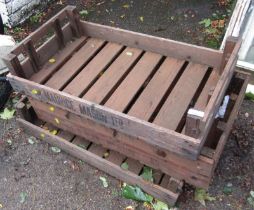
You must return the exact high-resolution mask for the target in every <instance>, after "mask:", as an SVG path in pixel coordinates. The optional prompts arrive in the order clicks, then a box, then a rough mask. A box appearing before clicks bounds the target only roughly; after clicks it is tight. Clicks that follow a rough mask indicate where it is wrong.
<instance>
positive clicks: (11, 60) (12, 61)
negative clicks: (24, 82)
mask: <svg viewBox="0 0 254 210" xmlns="http://www.w3.org/2000/svg"><path fill="white" fill-rule="evenodd" d="M1 59H2V60H3V61H4V63H5V65H6V66H7V68H8V69H9V71H10V72H11V74H13V75H17V76H18V77H21V78H27V77H26V74H25V72H24V71H23V67H22V66H21V64H20V62H19V59H18V57H17V56H16V55H15V54H12V53H9V54H8V55H5V56H3V57H2V58H1Z"/></svg>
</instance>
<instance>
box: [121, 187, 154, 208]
mask: <svg viewBox="0 0 254 210" xmlns="http://www.w3.org/2000/svg"><path fill="white" fill-rule="evenodd" d="M122 195H123V197H125V198H127V199H132V200H135V201H142V202H149V203H151V202H152V200H153V197H152V196H151V195H148V194H146V193H144V192H143V191H142V190H141V189H140V188H139V187H137V186H131V185H128V184H126V185H125V186H124V187H123V189H122Z"/></svg>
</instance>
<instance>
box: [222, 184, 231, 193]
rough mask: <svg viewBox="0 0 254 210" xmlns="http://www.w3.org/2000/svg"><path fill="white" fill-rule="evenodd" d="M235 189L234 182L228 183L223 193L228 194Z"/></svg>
mask: <svg viewBox="0 0 254 210" xmlns="http://www.w3.org/2000/svg"><path fill="white" fill-rule="evenodd" d="M232 192H233V189H232V184H231V183H228V184H227V185H226V186H225V187H224V188H223V193H224V194H226V195H230V194H232Z"/></svg>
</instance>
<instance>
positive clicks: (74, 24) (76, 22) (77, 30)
mask: <svg viewBox="0 0 254 210" xmlns="http://www.w3.org/2000/svg"><path fill="white" fill-rule="evenodd" d="M66 14H67V16H68V18H69V20H70V23H71V29H72V32H73V35H74V36H75V37H78V38H79V37H80V36H81V35H82V31H81V26H80V19H79V15H78V13H77V9H76V7H74V6H69V7H68V8H67V9H66Z"/></svg>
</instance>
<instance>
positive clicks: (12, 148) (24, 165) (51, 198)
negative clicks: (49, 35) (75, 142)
mask: <svg viewBox="0 0 254 210" xmlns="http://www.w3.org/2000/svg"><path fill="white" fill-rule="evenodd" d="M58 2H60V1H58ZM70 2H72V3H74V4H76V5H78V8H79V9H80V10H81V9H84V6H86V7H85V9H87V10H88V11H89V15H88V16H87V17H86V18H87V19H88V20H92V21H95V22H101V23H104V24H111V25H115V26H119V27H123V28H127V29H131V30H134V31H141V32H146V33H150V34H154V35H158V36H163V37H170V38H172V39H176V40H182V41H186V42H189V43H193V44H200V45H202V44H204V36H203V35H202V33H200V25H199V24H198V22H199V21H200V19H202V18H205V17H206V16H209V15H211V13H212V12H213V10H216V7H215V6H214V5H215V2H216V1H205V0H203V1H202V0H195V1H192V3H193V2H194V3H193V4H192V6H191V7H190V6H189V4H188V2H190V1H187V0H185V1H184V0H179V1H169V0H168V1H166V0H157V1H148V0H146V1H141V0H139V1H129V0H126V1H121V0H119V1H116V0H115V1H114V0H111V1H62V3H63V4H67V3H70ZM63 4H53V5H51V7H50V8H49V10H48V12H47V13H48V14H49V15H53V14H54V13H55V12H56V11H58V10H59V9H60V8H62V7H63V6H64V5H63ZM125 4H126V5H131V7H130V8H129V10H131V11H129V10H126V9H124V8H123V7H122V5H125ZM193 5H194V6H193ZM189 8H191V11H192V10H193V11H195V16H194V17H192V18H189V16H188V17H185V16H184V14H185V13H186V11H188V9H189ZM111 10H112V11H111ZM187 13H188V12H187ZM123 14H125V16H124V18H121V16H122V15H123ZM153 14H156V15H153ZM188 14H189V13H188ZM190 14H191V13H190ZM177 15H179V16H181V18H177V21H178V22H175V23H171V22H170V21H171V20H172V19H171V17H172V16H174V17H176V16H177ZM140 17H143V21H141V19H140ZM168 17H169V19H170V20H169V21H168V22H167V21H166V20H165V18H168ZM46 18H47V17H46ZM122 19H123V20H122ZM36 27H37V26H31V24H24V25H22V31H21V32H22V33H21V35H20V34H18V33H16V32H14V33H15V34H16V35H17V37H22V36H26V35H27V33H29V32H30V31H31V29H34V28H36ZM188 30H190V31H191V32H188ZM28 138H29V136H27V135H26V134H24V133H22V132H21V131H20V130H19V129H18V126H17V124H16V122H15V119H13V120H10V121H3V120H0V208H1V207H2V209H7V210H16V209H36V210H37V209H43V210H45V209H86V210H91V209H95V210H98V209H99V210H111V209H113V210H114V209H116V210H118V209H125V207H126V206H129V205H132V206H134V207H136V209H145V207H143V205H142V204H141V203H137V202H134V201H131V200H126V199H124V198H122V196H121V193H120V192H121V190H120V182H119V181H118V180H116V179H114V178H112V177H110V176H107V175H106V174H104V173H103V172H100V171H98V170H96V169H95V168H93V167H91V166H89V165H87V164H85V163H82V162H80V161H78V160H76V159H74V158H72V157H70V156H69V155H68V154H65V153H64V152H61V153H59V154H55V153H53V152H52V151H51V150H50V149H49V148H50V146H49V145H48V144H46V143H44V142H41V141H37V142H36V143H35V144H33V145H31V144H29V143H28ZM8 142H9V143H8ZM9 144H11V145H9ZM253 148H254V102H250V101H244V103H243V105H242V107H241V110H240V113H239V116H238V119H237V121H236V123H235V125H234V128H233V130H232V133H231V136H230V139H229V142H228V143H227V145H226V149H225V151H224V153H223V155H222V158H221V161H220V163H219V165H218V168H217V170H216V173H215V176H214V180H213V182H212V184H211V187H210V188H209V193H210V194H211V195H212V196H214V197H215V198H216V200H215V201H212V202H207V206H206V207H204V206H202V205H201V204H199V203H198V202H196V201H194V199H193V196H194V195H193V188H191V187H190V186H186V187H185V190H184V193H183V195H182V196H181V197H180V199H179V202H178V204H177V206H178V207H179V209H182V210H186V209H193V210H194V209H195V210H196V209H210V210H213V209H239V210H240V209H244V210H246V209H251V207H250V205H249V204H248V203H247V201H246V200H247V197H248V194H249V192H250V190H254V149H253ZM100 176H104V177H106V178H107V180H108V183H109V187H108V188H104V187H103V186H102V183H101V181H100V180H99V177H100ZM228 184H229V185H232V195H225V194H224V193H223V189H224V187H225V186H226V185H228ZM25 194H26V195H27V196H26V198H25V200H24V202H23V203H22V202H21V200H22V199H21V197H22V196H21V195H25Z"/></svg>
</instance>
